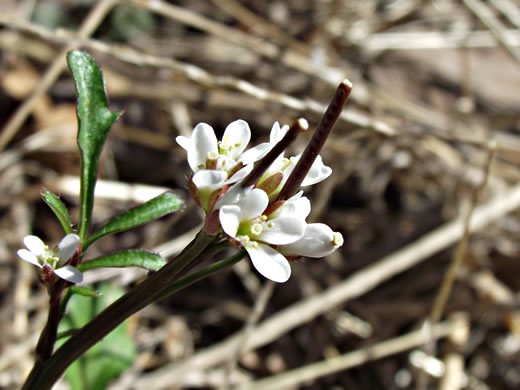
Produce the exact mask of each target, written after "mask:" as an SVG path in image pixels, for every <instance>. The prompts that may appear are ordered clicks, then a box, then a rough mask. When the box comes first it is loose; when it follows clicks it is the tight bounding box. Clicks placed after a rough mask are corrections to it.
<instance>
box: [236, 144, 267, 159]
mask: <svg viewBox="0 0 520 390" xmlns="http://www.w3.org/2000/svg"><path fill="white" fill-rule="evenodd" d="M271 149H272V146H271V144H270V143H269V142H263V143H261V144H259V145H256V146H254V147H252V148H250V149H248V150H246V151H245V152H244V153H242V154H241V155H240V157H239V158H238V161H242V162H243V163H244V164H251V163H254V162H256V161H258V160H260V159H261V158H262V157H264V156H265V155H266V154H267V153H268V152H269V151H270V150H271Z"/></svg>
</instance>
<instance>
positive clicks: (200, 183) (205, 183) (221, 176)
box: [191, 169, 227, 191]
mask: <svg viewBox="0 0 520 390" xmlns="http://www.w3.org/2000/svg"><path fill="white" fill-rule="evenodd" d="M226 179H227V173H226V172H224V171H215V170H211V169H202V170H200V171H198V172H197V173H196V174H194V175H193V177H192V178H191V180H192V181H193V184H195V186H196V187H197V188H198V189H199V191H200V190H210V191H211V190H216V189H218V188H219V187H222V186H223V185H224V182H225V181H226Z"/></svg>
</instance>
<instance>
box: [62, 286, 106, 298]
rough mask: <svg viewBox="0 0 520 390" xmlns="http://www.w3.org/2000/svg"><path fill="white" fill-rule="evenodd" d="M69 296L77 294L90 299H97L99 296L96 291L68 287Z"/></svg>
mask: <svg viewBox="0 0 520 390" xmlns="http://www.w3.org/2000/svg"><path fill="white" fill-rule="evenodd" d="M69 291H70V294H77V295H81V296H84V297H91V298H96V297H99V296H100V295H101V294H100V293H99V291H97V290H91V289H90V288H86V287H69Z"/></svg>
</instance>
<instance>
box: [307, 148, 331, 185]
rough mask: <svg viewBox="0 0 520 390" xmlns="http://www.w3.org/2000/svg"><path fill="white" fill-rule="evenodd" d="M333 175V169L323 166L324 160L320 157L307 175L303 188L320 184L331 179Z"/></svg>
mask: <svg viewBox="0 0 520 390" xmlns="http://www.w3.org/2000/svg"><path fill="white" fill-rule="evenodd" d="M331 173H332V169H331V168H330V167H328V166H326V165H325V164H323V159H322V158H321V156H320V155H318V157H317V158H316V160H314V163H313V164H312V166H311V169H310V170H309V172H308V173H307V176H305V179H303V182H302V187H305V186H310V185H313V184H316V183H319V182H320V181H323V180H325V179H326V178H327V177H329V176H330V174H331Z"/></svg>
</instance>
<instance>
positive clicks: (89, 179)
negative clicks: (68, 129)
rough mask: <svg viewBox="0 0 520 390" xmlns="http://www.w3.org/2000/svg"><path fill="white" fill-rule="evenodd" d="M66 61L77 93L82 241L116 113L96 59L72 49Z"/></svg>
mask: <svg viewBox="0 0 520 390" xmlns="http://www.w3.org/2000/svg"><path fill="white" fill-rule="evenodd" d="M67 62H68V64H69V67H70V70H71V71H72V75H73V78H74V83H75V85H76V93H77V99H78V103H77V107H76V109H77V116H78V128H79V130H78V147H79V151H80V160H81V187H80V199H79V205H80V206H79V207H80V216H79V221H78V227H79V233H78V234H79V236H80V238H81V240H82V241H84V239H85V236H86V233H87V230H88V226H89V223H90V218H91V216H92V207H93V205H94V188H95V186H96V179H97V168H98V161H99V156H100V154H101V149H102V148H103V144H104V143H105V139H106V137H107V134H108V131H109V130H110V127H111V126H112V124H113V123H114V121H115V120H116V119H117V118H118V117H119V113H117V112H111V111H110V110H109V109H108V99H107V96H106V93H105V84H104V80H103V75H102V74H101V70H100V69H99V66H98V65H97V64H96V62H95V61H94V60H93V59H92V58H91V57H90V56H89V55H88V54H86V53H84V52H81V51H77V50H73V51H71V52H69V53H68V54H67Z"/></svg>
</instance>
